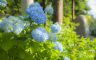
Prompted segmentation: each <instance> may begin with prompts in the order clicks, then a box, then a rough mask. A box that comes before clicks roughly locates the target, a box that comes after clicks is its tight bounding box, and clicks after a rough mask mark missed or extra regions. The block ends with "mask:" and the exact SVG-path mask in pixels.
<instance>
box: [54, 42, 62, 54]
mask: <svg viewBox="0 0 96 60" xmlns="http://www.w3.org/2000/svg"><path fill="white" fill-rule="evenodd" d="M54 44H55V49H58V50H59V51H60V52H62V51H63V46H62V44H61V43H59V42H54Z"/></svg>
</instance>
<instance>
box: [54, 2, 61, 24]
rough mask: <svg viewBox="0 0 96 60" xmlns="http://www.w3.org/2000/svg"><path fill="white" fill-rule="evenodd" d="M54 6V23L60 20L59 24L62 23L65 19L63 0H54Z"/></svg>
mask: <svg viewBox="0 0 96 60" xmlns="http://www.w3.org/2000/svg"><path fill="white" fill-rule="evenodd" d="M53 8H54V14H53V23H55V22H58V23H59V24H62V21H63V0H54V2H53Z"/></svg>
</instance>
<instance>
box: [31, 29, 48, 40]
mask: <svg viewBox="0 0 96 60" xmlns="http://www.w3.org/2000/svg"><path fill="white" fill-rule="evenodd" d="M31 34H32V37H33V38H34V39H35V40H36V41H38V42H45V41H46V40H47V39H48V33H47V32H46V30H45V29H44V28H42V27H39V28H37V29H34V30H33V31H32V32H31Z"/></svg>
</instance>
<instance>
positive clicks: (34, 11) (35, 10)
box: [26, 2, 46, 24]
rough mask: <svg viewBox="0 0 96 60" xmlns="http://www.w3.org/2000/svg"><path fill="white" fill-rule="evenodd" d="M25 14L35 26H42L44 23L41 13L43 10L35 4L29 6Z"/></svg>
mask: <svg viewBox="0 0 96 60" xmlns="http://www.w3.org/2000/svg"><path fill="white" fill-rule="evenodd" d="M26 12H27V13H28V14H29V16H30V17H31V19H32V20H33V21H34V22H36V23H37V24H43V23H45V22H46V15H45V13H44V11H43V8H42V7H41V6H40V4H39V3H37V2H36V3H33V4H32V5H30V6H29V8H28V9H27V10H26Z"/></svg>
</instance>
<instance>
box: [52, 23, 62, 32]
mask: <svg viewBox="0 0 96 60" xmlns="http://www.w3.org/2000/svg"><path fill="white" fill-rule="evenodd" d="M51 30H52V32H53V33H59V32H60V30H61V27H60V26H59V24H58V23H55V24H53V25H52V26H51Z"/></svg>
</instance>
